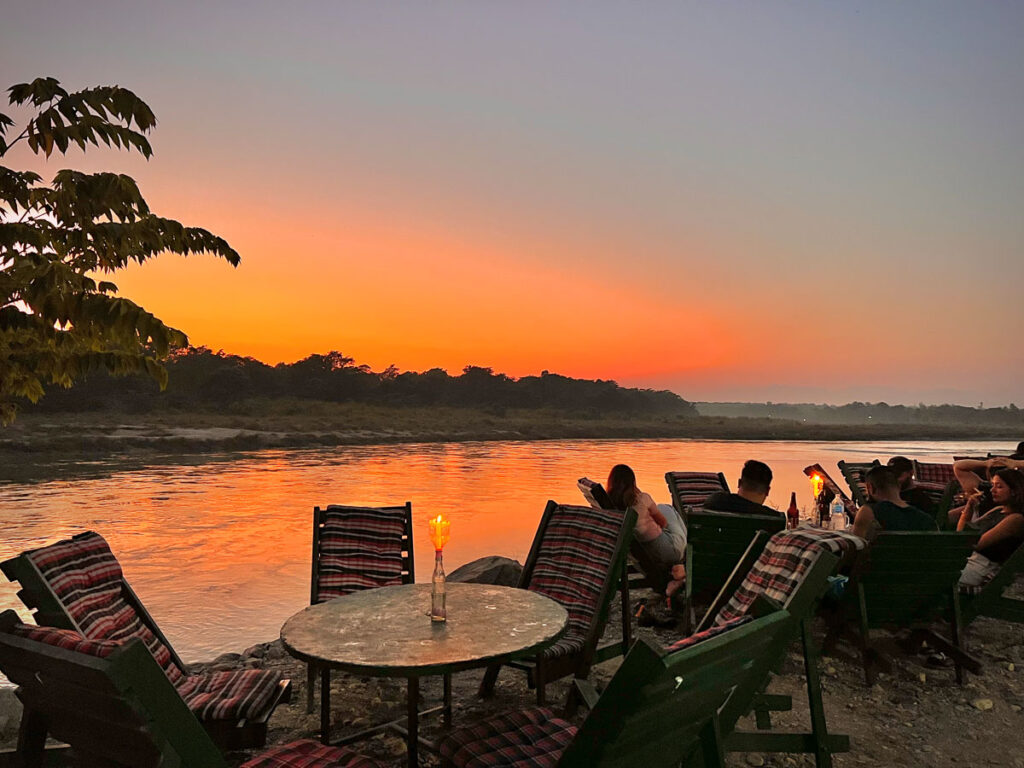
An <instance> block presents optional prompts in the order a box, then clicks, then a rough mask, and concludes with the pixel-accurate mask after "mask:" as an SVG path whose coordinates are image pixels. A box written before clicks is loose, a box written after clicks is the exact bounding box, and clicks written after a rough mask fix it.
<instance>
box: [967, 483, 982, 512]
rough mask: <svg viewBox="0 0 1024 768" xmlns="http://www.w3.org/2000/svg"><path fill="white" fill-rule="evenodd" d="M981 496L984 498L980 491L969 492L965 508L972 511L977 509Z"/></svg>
mask: <svg viewBox="0 0 1024 768" xmlns="http://www.w3.org/2000/svg"><path fill="white" fill-rule="evenodd" d="M982 496H984V494H983V493H982V492H981V491H980V490H978V489H977V488H975V489H974V490H973V491H971V492H970V493H969V494H967V504H966V507H967V508H969V509H971V510H972V511H973V510H975V509H977V508H978V504H979V503H980V502H981V497H982Z"/></svg>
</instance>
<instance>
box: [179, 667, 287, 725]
mask: <svg viewBox="0 0 1024 768" xmlns="http://www.w3.org/2000/svg"><path fill="white" fill-rule="evenodd" d="M280 681H281V676H280V675H279V674H277V673H276V672H270V671H263V670H259V669H242V670H229V671H223V672H205V673H203V674H199V675H189V676H188V677H186V678H184V679H183V680H182V681H181V682H180V683H178V685H177V686H176V687H177V689H178V693H179V694H181V698H182V699H184V700H185V703H186V704H187V705H188V708H189V709H191V710H192V712H193V713H195V716H196V717H197V718H199V719H200V720H259V719H261V718H262V716H263V715H265V714H266V712H267V708H268V707H269V706H270V704H271V702H272V700H273V697H274V693H275V692H276V691H277V685H278V683H279V682H280Z"/></svg>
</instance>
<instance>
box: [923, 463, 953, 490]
mask: <svg viewBox="0 0 1024 768" xmlns="http://www.w3.org/2000/svg"><path fill="white" fill-rule="evenodd" d="M914 476H915V477H916V478H917V481H918V483H935V484H937V485H941V486H942V487H943V488H945V487H946V485H948V484H949V482H950V480H955V479H956V475H954V474H953V465H952V464H931V463H928V462H923V461H915V462H914Z"/></svg>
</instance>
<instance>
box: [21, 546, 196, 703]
mask: <svg viewBox="0 0 1024 768" xmlns="http://www.w3.org/2000/svg"><path fill="white" fill-rule="evenodd" d="M25 556H26V557H27V558H28V559H29V560H30V561H31V562H32V563H33V564H34V565H35V566H36V568H38V569H39V572H40V573H41V574H42V576H43V578H44V579H45V580H46V583H47V584H48V585H49V586H50V588H51V589H52V590H53V591H54V593H55V594H56V595H57V597H58V599H59V600H60V602H61V604H62V605H63V606H64V609H65V610H66V611H67V612H68V614H69V615H70V616H71V618H72V619H73V620H74V622H75V624H77V625H78V626H79V627H80V628H81V630H82V634H83V635H84V636H85V637H87V638H89V639H90V640H110V641H113V642H116V643H124V642H127V641H128V640H131V639H132V638H134V637H137V638H139V639H141V640H142V642H143V643H145V644H146V647H147V648H149V651H150V653H152V654H153V658H155V659H156V660H157V663H158V664H159V665H160V666H161V668H162V669H163V670H164V672H166V673H167V677H168V678H170V680H171V682H172V683H178V682H179V681H180V680H181V679H182V678H183V677H184V676H185V671H184V670H183V669H181V668H180V667H179V666H178V665H177V664H176V663H175V662H174V657H173V654H172V653H171V651H170V649H169V648H168V647H167V646H166V645H164V643H163V642H161V641H160V638H158V637H157V636H156V635H155V634H154V633H153V631H152V630H151V629H150V628H149V627H148V626H146V625H145V624H144V623H143V621H142V617H140V616H139V614H138V613H137V612H136V611H135V609H134V608H133V607H132V606H131V605H130V604H129V603H128V602H127V601H126V600H125V599H124V597H123V596H122V586H123V582H124V575H123V573H122V572H121V565H120V564H119V563H118V562H117V558H116V557H114V553H113V552H111V551H110V546H109V545H108V544H107V542H106V541H105V540H104V538H103V537H102V536H100V535H99V534H98V533H93V532H92V531H89V532H88V533H83V534H81V535H79V536H75V537H74V538H73V539H69V540H66V541H59V542H57V543H56V544H51V545H50V546H48V547H43V548H42V549H36V550H33V551H31V552H26V553H25Z"/></svg>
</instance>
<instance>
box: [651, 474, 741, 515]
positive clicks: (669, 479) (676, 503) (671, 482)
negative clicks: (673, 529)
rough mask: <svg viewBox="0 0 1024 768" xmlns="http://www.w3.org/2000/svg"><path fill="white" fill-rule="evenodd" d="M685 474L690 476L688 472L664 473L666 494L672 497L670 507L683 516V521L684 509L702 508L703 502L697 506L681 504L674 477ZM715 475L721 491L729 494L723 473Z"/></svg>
mask: <svg viewBox="0 0 1024 768" xmlns="http://www.w3.org/2000/svg"><path fill="white" fill-rule="evenodd" d="M687 474H690V472H683V471H675V472H666V473H665V483H666V485H668V492H669V494H671V496H672V506H673V507H675V508H676V510H677V511H678V512H679V514H681V515H683V517H684V519H685V517H686V509H687V507H696V508H698V509H699V508H701V507H703V506H704V501H701V503H700V504H699V505H694V504H686V503H685V502H683V499H682V497H681V496H680V495H679V487H678V484H677V483H676V482H675V479H674V478H676V477H678V476H680V475H687ZM698 474H702V475H703V474H715V473H711V472H700V473H698ZM717 475H718V482H719V483H720V484H721V486H722V487H721V490H723V491H725V492H726V493H729V492H730V491H729V481H728V480H726V479H725V473H723V472H718V473H717ZM716 492H717V491H716ZM708 496H711V494H710V493H709V494H708ZM704 499H705V500H706V499H707V496H705V497H704Z"/></svg>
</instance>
